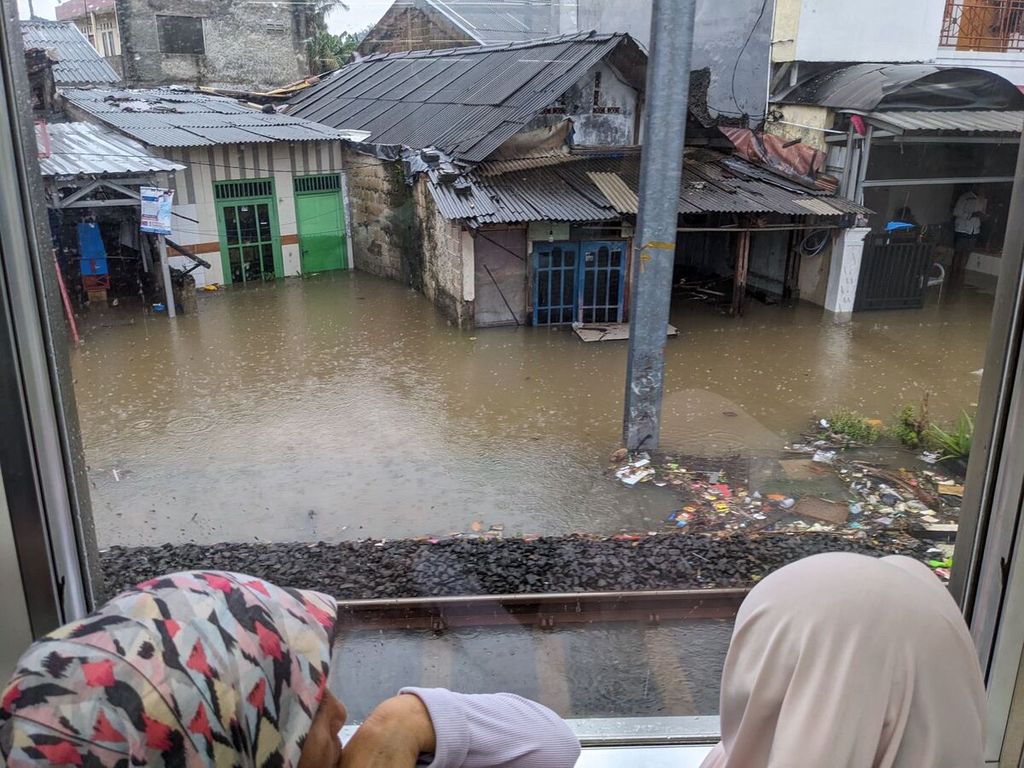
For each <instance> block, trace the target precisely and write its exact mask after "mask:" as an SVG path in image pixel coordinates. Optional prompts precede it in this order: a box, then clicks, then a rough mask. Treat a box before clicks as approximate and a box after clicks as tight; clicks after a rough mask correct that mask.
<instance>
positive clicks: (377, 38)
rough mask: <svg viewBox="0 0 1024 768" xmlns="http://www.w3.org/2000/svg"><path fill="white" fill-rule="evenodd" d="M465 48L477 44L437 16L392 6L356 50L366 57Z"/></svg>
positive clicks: (417, 9)
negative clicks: (402, 52)
mask: <svg viewBox="0 0 1024 768" xmlns="http://www.w3.org/2000/svg"><path fill="white" fill-rule="evenodd" d="M466 45H477V42H476V41H475V40H473V38H471V37H470V36H469V35H467V34H466V33H465V32H463V31H462V30H461V29H459V28H458V27H456V26H454V25H452V24H450V23H449V22H448V20H447V19H445V18H444V17H443V16H441V15H440V14H436V13H431V14H429V15H428V14H427V13H426V12H425V11H423V10H422V9H420V8H411V7H399V6H397V5H392V6H391V8H390V9H388V12H387V13H385V14H384V17H383V18H382V19H381V20H380V21H378V22H377V24H376V25H374V27H373V29H371V30H370V33H369V34H368V35H367V36H366V37H365V38H364V39H363V41H362V42H361V43H360V44H359V49H358V50H359V55H360V56H369V55H371V54H374V53H397V52H398V51H429V50H433V49H435V48H461V47H462V46H466Z"/></svg>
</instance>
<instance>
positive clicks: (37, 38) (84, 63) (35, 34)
mask: <svg viewBox="0 0 1024 768" xmlns="http://www.w3.org/2000/svg"><path fill="white" fill-rule="evenodd" d="M21 38H22V40H23V41H24V43H25V50H27V51H31V50H33V49H35V50H43V51H54V52H55V53H56V61H55V62H54V64H53V80H54V82H55V83H56V84H57V85H58V86H61V85H89V84H101V85H110V84H113V83H119V82H121V76H120V75H118V74H117V72H115V71H114V68H113V67H111V66H110V65H109V64H108V63H107V61H106V59H104V58H103V57H102V56H100V54H99V51H97V50H96V49H95V48H93V47H92V45H91V44H90V43H89V40H88V39H87V38H86V36H85V35H83V34H82V32H81V31H80V30H79V29H78V27H76V26H75V24H74V22H71V21H46V20H43V19H34V20H32V21H23V22H21Z"/></svg>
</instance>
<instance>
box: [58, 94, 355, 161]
mask: <svg viewBox="0 0 1024 768" xmlns="http://www.w3.org/2000/svg"><path fill="white" fill-rule="evenodd" d="M62 94H63V95H64V97H65V98H66V99H67V100H68V101H69V102H70V103H71V104H72V105H74V106H75V107H78V108H79V109H81V110H83V111H85V112H87V113H89V114H91V115H93V116H94V117H96V118H97V119H98V120H101V121H103V122H104V123H106V124H107V125H109V126H111V127H114V128H117V129H118V130H119V131H121V132H122V133H126V134H128V135H129V136H131V137H133V138H135V139H138V140H139V141H141V142H143V143H144V144H147V145H149V146H151V147H201V146H213V145H217V144H265V143H270V142H274V141H333V140H337V139H352V140H360V139H362V138H365V133H364V134H359V132H358V131H346V130H338V129H335V128H329V127H327V126H324V125H320V124H319V123H313V122H310V121H309V120H303V119H302V118H299V117H295V116H292V115H281V114H276V113H274V114H267V113H264V112H259V111H257V110H255V109H250V108H249V107H246V106H244V105H242V104H240V103H238V102H237V101H234V100H232V99H228V98H225V97H222V96H214V95H211V94H205V93H196V92H194V91H185V90H179V89H173V88H157V89H149V90H143V89H139V90H104V89H89V90H64V91H62Z"/></svg>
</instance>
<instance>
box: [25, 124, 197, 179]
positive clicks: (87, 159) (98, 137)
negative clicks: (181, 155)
mask: <svg viewBox="0 0 1024 768" xmlns="http://www.w3.org/2000/svg"><path fill="white" fill-rule="evenodd" d="M44 131H45V133H46V135H48V137H49V142H47V139H46V136H44V135H43V132H44ZM36 143H37V144H38V146H39V167H40V170H41V171H42V174H43V176H47V177H55V176H64V177H66V176H124V175H131V174H138V173H154V172H158V171H176V170H183V169H184V168H185V166H183V165H180V164H178V163H172V162H171V161H170V160H165V159H163V158H162V157H154V156H153V155H151V154H150V153H149V152H147V151H146V149H145V147H143V146H142V145H141V144H139V143H138V142H136V141H132V140H131V139H129V138H126V137H124V136H121V135H120V134H118V133H115V132H114V131H108V130H106V129H105V128H102V127H100V126H98V125H95V124H94V123H53V124H52V125H47V124H44V123H40V124H38V125H37V126H36ZM47 143H48V144H49V150H48V154H47Z"/></svg>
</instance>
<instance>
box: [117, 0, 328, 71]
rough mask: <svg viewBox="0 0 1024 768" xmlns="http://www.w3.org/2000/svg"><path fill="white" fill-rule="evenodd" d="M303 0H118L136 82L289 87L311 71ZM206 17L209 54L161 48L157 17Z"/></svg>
mask: <svg viewBox="0 0 1024 768" xmlns="http://www.w3.org/2000/svg"><path fill="white" fill-rule="evenodd" d="M306 9H307V6H306V5H304V4H302V3H290V2H282V3H271V2H260V3H241V2H231V0H117V14H118V17H119V20H120V27H121V35H122V49H123V52H124V56H123V65H124V76H125V80H126V81H127V83H128V84H129V85H164V84H171V83H184V84H214V83H224V84H237V85H242V86H247V87H261V86H273V85H283V84H285V83H291V82H295V81H296V80H300V79H302V78H303V77H306V76H307V75H308V73H309V67H308V61H307V57H306V44H305V40H306V39H308V37H309V35H310V32H311V26H310V25H311V19H310V16H309V13H308V12H307V10H306ZM158 15H165V16H195V17H200V18H202V19H203V20H204V21H203V32H204V36H205V42H206V45H205V47H206V54H205V55H189V54H164V53H161V52H160V43H159V35H158V29H157V16H158Z"/></svg>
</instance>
